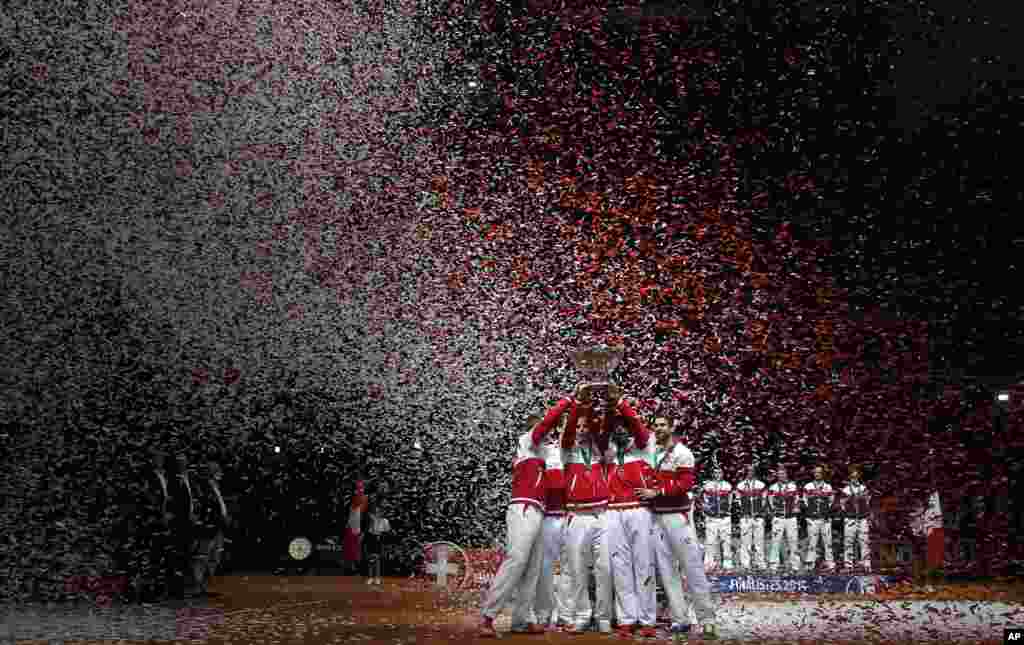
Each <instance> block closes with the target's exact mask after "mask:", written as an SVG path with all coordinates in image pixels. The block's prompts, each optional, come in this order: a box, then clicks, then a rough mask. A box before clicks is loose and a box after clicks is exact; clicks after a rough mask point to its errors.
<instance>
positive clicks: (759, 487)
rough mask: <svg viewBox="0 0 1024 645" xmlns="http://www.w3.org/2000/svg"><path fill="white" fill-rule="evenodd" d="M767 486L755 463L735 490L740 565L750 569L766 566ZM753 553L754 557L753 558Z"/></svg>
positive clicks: (761, 568)
mask: <svg viewBox="0 0 1024 645" xmlns="http://www.w3.org/2000/svg"><path fill="white" fill-rule="evenodd" d="M766 490H767V487H766V486H765V484H764V482H763V481H761V480H760V479H758V478H757V469H756V468H755V467H754V464H749V465H748V466H747V478H746V479H744V480H743V481H741V482H739V483H738V484H736V490H735V491H733V494H734V495H735V498H736V501H737V502H738V506H739V515H740V567H741V568H742V569H744V570H746V571H750V569H751V565H752V564H753V567H754V568H755V569H758V570H763V569H764V568H765V562H764V517H765V507H766V502H765V492H766ZM751 555H753V558H751Z"/></svg>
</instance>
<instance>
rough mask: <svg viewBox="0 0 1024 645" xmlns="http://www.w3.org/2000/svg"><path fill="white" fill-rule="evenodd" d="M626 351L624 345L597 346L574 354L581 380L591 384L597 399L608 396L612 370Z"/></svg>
mask: <svg viewBox="0 0 1024 645" xmlns="http://www.w3.org/2000/svg"><path fill="white" fill-rule="evenodd" d="M625 352H626V348H625V347H622V346H618V347H612V348H605V347H597V348H593V349H585V350H581V351H578V352H575V353H574V354H573V355H572V359H573V363H575V365H576V371H577V372H578V373H579V375H580V381H581V382H582V383H586V384H589V385H590V386H591V391H592V396H593V397H594V399H595V400H597V401H603V400H604V399H605V398H606V397H607V396H608V385H609V384H610V383H611V373H612V370H614V369H615V368H616V367H618V366H619V363H621V362H622V357H623V355H624V354H625Z"/></svg>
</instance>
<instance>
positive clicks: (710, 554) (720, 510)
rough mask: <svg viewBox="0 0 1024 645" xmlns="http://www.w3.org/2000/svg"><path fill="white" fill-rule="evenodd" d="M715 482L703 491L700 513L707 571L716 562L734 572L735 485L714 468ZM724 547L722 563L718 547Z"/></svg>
mask: <svg viewBox="0 0 1024 645" xmlns="http://www.w3.org/2000/svg"><path fill="white" fill-rule="evenodd" d="M712 474H713V475H714V479H713V480H711V481H709V482H706V483H705V484H704V486H702V487H701V500H702V502H703V503H702V504H701V510H702V511H703V512H704V567H705V568H709V569H710V568H713V567H714V565H715V561H716V560H718V561H719V562H720V563H721V566H722V569H724V570H725V571H731V570H732V565H733V563H732V499H733V497H732V484H730V483H729V482H727V481H725V479H723V477H722V469H721V468H719V467H717V466H716V467H715V468H714V470H713V471H712ZM719 544H721V547H722V551H721V559H720V560H719V551H718V547H719Z"/></svg>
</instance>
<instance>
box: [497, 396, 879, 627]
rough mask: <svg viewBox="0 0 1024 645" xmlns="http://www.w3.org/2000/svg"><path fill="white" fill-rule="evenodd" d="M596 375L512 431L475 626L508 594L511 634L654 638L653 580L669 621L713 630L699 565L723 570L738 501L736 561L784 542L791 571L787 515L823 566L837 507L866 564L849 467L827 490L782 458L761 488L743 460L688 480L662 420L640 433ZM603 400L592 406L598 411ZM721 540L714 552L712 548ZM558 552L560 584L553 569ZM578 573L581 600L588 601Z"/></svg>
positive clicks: (629, 410)
mask: <svg viewBox="0 0 1024 645" xmlns="http://www.w3.org/2000/svg"><path fill="white" fill-rule="evenodd" d="M597 387H598V386H591V385H579V386H577V387H576V389H575V391H574V392H573V394H572V395H571V396H567V397H565V398H562V399H561V400H559V401H558V402H557V403H556V404H555V405H554V406H553V407H552V408H551V409H549V410H548V411H547V412H546V414H545V415H544V417H543V418H541V417H538V416H531V417H529V418H528V419H527V421H526V429H527V432H526V433H525V434H522V435H521V436H519V438H518V442H517V447H516V455H515V458H514V462H513V475H512V494H511V500H510V502H509V506H508V509H507V511H506V527H507V532H508V534H507V548H506V555H505V559H504V560H503V562H502V564H501V566H500V568H499V569H498V572H497V574H496V576H495V577H494V580H493V581H492V583H491V586H490V589H489V590H488V592H487V594H486V596H485V599H484V602H483V606H482V609H481V614H482V616H481V622H480V627H479V635H480V636H483V637H494V636H497V632H496V630H495V627H494V619H495V617H496V616H497V615H498V613H499V611H500V610H501V609H502V608H503V607H504V606H506V604H508V603H511V608H512V631H513V632H515V633H527V634H542V633H544V632H546V631H547V630H548V629H552V628H555V627H556V626H557V625H559V624H560V625H562V626H563V627H564V629H565V630H566V631H568V632H570V633H583V632H585V631H588V630H591V629H594V630H597V631H600V632H604V633H612V632H613V629H614V631H615V632H616V633H618V635H620V636H624V637H629V636H634V635H635V636H638V637H649V638H654V637H656V636H657V631H656V629H655V625H656V614H657V595H656V594H657V586H656V581H657V580H658V579H660V581H661V587H662V589H663V590H664V593H665V597H666V599H667V601H668V608H669V612H670V614H671V617H672V631H673V632H674V633H677V634H686V633H688V632H689V631H690V628H691V625H690V615H691V609H692V611H693V615H694V616H695V617H696V622H697V623H698V624H699V625H701V627H702V631H701V634H702V636H703V638H704V639H716V638H718V630H717V625H716V622H715V605H714V602H713V601H712V598H711V585H710V583H709V581H708V578H707V576H706V575H705V568H711V567H713V566H715V565H716V563H718V564H720V568H721V569H722V570H724V571H729V570H731V569H733V568H734V565H733V557H732V556H733V554H732V551H733V549H732V514H733V510H734V509H738V515H739V518H740V519H739V525H740V526H739V528H740V536H741V544H740V549H739V550H740V553H739V556H740V558H739V559H740V566H741V567H742V568H743V569H747V570H749V569H751V568H752V567H753V568H756V569H761V570H770V571H777V570H778V569H779V567H780V566H781V565H782V562H781V559H782V553H781V547H782V543H783V541H785V543H786V546H787V547H788V548H787V551H788V554H789V558H790V564H791V568H792V570H794V571H796V570H797V569H798V568H799V564H800V554H799V552H798V549H797V513H798V512H799V511H802V512H803V514H804V515H805V517H806V519H807V527H808V537H809V538H810V540H809V544H808V550H807V555H806V560H807V564H808V566H813V564H814V562H815V559H816V549H817V541H818V540H819V539H821V540H822V541H824V546H825V567H826V568H827V569H834V566H835V565H834V560H833V557H832V531H831V511H832V510H833V508H835V507H836V506H837V505H841V506H842V509H843V511H844V515H845V524H844V529H845V531H844V540H845V542H844V546H845V548H844V551H845V555H846V562H847V563H850V562H853V555H854V553H853V549H854V546H859V547H860V549H859V550H860V555H861V558H860V566H861V568H864V569H868V568H869V567H870V560H869V557H868V555H869V553H870V552H869V550H868V545H867V538H868V526H867V524H868V513H869V498H868V493H867V491H866V489H865V488H864V486H863V485H862V484H860V473H859V472H858V471H857V470H856V469H851V472H850V475H851V479H850V483H849V485H848V486H846V487H844V488H843V489H842V490H841V491H839V496H837V495H836V494H835V492H834V491H833V489H832V487H831V486H830V485H829V484H828V483H827V482H826V481H824V469H823V468H822V467H820V466H819V467H817V468H815V481H813V482H811V483H809V484H807V485H806V486H805V487H804V488H803V490H802V491H801V490H800V489H799V488H798V487H797V485H796V484H795V483H794V482H791V481H788V479H787V477H786V472H785V469H784V467H781V466H780V467H779V469H778V470H777V471H776V475H777V477H778V481H777V482H776V483H775V484H773V485H771V486H766V485H765V483H764V482H761V481H759V480H757V479H756V476H755V475H756V472H755V470H756V469H755V467H754V465H753V464H751V465H749V466H748V468H747V473H746V475H747V478H746V479H745V480H743V481H742V482H740V483H738V484H737V486H736V487H735V489H734V488H733V487H732V485H731V484H729V482H727V481H725V480H724V479H723V477H722V471H721V469H720V468H718V466H717V465H716V466H715V467H714V469H713V475H714V479H713V480H712V481H709V482H706V483H705V484H704V486H703V487H701V488H700V489H695V482H696V474H697V473H696V468H695V461H694V456H693V453H692V452H691V450H690V449H689V448H688V447H687V446H686V445H685V443H684V440H683V438H682V437H678V436H675V435H674V434H673V426H672V419H671V418H669V417H668V416H664V415H661V416H657V417H655V418H654V419H653V423H652V425H653V431H652V430H651V429H650V428H649V427H648V426H647V424H646V423H645V422H644V421H643V420H642V419H641V417H640V416H639V415H638V413H637V411H636V407H637V406H636V405H635V403H633V402H632V401H630V400H629V399H627V398H625V397H624V396H623V391H622V389H621V388H620V387H619V386H616V385H608V386H601V387H603V388H606V396H596V395H595V390H596V389H597ZM602 408H603V409H602ZM695 492H696V493H698V495H700V497H701V508H702V511H703V513H704V517H705V541H704V543H701V542H700V541H699V540H698V536H697V533H696V529H695V525H694V521H693V513H694V506H695V505H694V504H693V499H694V493H695ZM769 516H770V517H771V523H772V526H771V547H770V549H769V553H768V558H767V560H768V561H767V562H765V554H764V553H763V551H764V543H765V542H764V537H765V519H766V517H769ZM719 547H720V551H719ZM556 560H557V561H559V562H560V563H561V568H562V573H563V574H567V575H563V576H560V577H559V579H560V582H559V583H558V584H557V585H556V577H555V576H554V575H553V568H554V562H555V561H556ZM591 583H593V588H594V594H593V595H594V597H593V598H591V593H590V589H591Z"/></svg>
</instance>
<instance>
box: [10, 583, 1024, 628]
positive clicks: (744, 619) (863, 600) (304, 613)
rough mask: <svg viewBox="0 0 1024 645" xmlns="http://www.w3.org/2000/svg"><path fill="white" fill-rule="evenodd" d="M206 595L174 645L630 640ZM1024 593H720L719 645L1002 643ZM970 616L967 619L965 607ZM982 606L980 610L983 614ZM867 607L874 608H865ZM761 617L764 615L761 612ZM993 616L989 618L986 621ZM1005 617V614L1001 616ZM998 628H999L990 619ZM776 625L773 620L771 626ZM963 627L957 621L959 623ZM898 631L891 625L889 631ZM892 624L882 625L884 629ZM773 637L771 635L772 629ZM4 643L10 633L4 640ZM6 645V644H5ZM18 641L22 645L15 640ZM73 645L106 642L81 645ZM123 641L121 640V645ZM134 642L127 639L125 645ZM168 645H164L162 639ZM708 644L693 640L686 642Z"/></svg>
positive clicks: (358, 591)
mask: <svg viewBox="0 0 1024 645" xmlns="http://www.w3.org/2000/svg"><path fill="white" fill-rule="evenodd" d="M211 590H213V591H216V592H217V593H218V594H219V595H218V596H217V597H215V598H214V599H211V600H205V601H193V602H194V605H192V606H201V607H202V608H203V611H204V612H205V615H208V616H211V617H212V619H211V620H210V621H209V625H208V626H206V627H205V628H204V630H205V633H196V632H194V631H193V632H192V633H191V634H188V635H186V634H180V635H179V640H178V641H176V642H206V643H224V644H231V645H243V644H246V643H275V644H286V643H304V644H310V645H315V644H321V643H322V644H325V645H326V644H347V643H364V644H366V645H398V644H402V643H410V644H412V643H416V644H419V645H432V644H437V645H440V644H441V643H459V644H461V645H469V644H470V643H495V642H502V643H530V642H534V643H541V642H543V643H574V644H578V645H587V644H592V643H602V644H607V643H613V642H629V641H628V640H627V639H623V638H621V637H617V636H613V635H606V634H599V633H587V634H583V635H570V634H565V633H561V632H549V633H546V634H542V635H520V634H512V633H509V632H508V631H507V630H508V619H507V617H506V616H505V614H502V616H500V617H499V619H498V620H497V621H496V624H497V626H498V631H499V637H498V639H485V638H479V637H478V636H477V634H476V627H477V619H478V613H477V605H478V602H479V597H480V593H479V591H474V592H466V593H462V594H459V595H455V594H449V593H446V592H444V591H442V590H439V589H435V588H432V587H431V586H430V584H429V583H425V582H424V581H423V580H419V579H408V578H386V579H385V580H384V584H382V585H380V586H368V585H367V584H366V583H365V580H364V579H362V578H354V577H340V576H331V577H327V576H323V577H319V576H306V577H274V576H242V575H238V576H227V577H222V578H216V579H214V581H213V584H212V585H211ZM1022 599H1024V587H1022V586H1021V584H1020V583H1019V582H1016V583H1014V582H1011V581H1002V582H999V581H997V582H993V583H990V584H986V585H974V586H970V585H961V586H956V587H954V586H947V587H942V588H935V589H933V590H924V589H916V588H910V587H906V588H896V589H889V590H887V591H886V592H885V593H884V594H875V595H857V596H849V595H846V594H831V595H829V596H828V597H827V598H826V597H822V596H817V597H814V598H813V599H808V598H806V597H804V598H801V597H798V595H796V594H744V595H742V596H741V595H718V597H717V600H718V602H719V606H720V612H721V615H722V621H721V628H722V629H721V639H720V640H718V641H716V642H718V643H765V644H768V643H771V644H773V645H774V644H782V643H803V644H809V643H824V642H827V643H851V644H852V643H873V644H875V645H879V644H882V645H885V644H896V643H900V644H902V643H918V642H929V643H939V642H941V643H986V644H987V643H1002V642H1003V640H1002V627H1003V626H1004V625H1007V626H1011V625H1024V613H1021V610H1022V607H1024V605H1022ZM972 605H973V606H974V609H973V610H971V611H969V607H970V606H972ZM957 606H963V607H964V609H963V611H962V612H960V613H962V614H963V615H964V616H969V615H974V616H978V615H979V613H985V614H986V615H985V616H983V617H980V618H979V619H978V620H977V621H976V622H977V627H978V629H977V630H975V631H974V632H970V631H969V630H968V629H967V627H970V624H969V621H968V622H967V623H964V625H966V627H965V629H963V630H961V631H962V632H963V633H964V635H967V637H965V638H958V637H956V634H954V633H949V634H947V635H946V636H948V638H947V637H946V636H943V635H942V634H941V633H939V632H938V631H936V629H935V628H927V624H934V623H935V622H936V621H931V622H930V623H927V624H924V625H925V626H917V627H915V625H913V624H907V625H905V629H904V630H903V632H902V633H900V632H899V630H898V629H897V627H898V623H900V622H904V623H907V620H908V619H907V616H909V615H910V614H905V615H902V617H901V615H900V614H899V612H906V611H907V609H908V608H911V610H912V609H913V608H914V607H921V608H923V609H922V611H921V612H918V613H923V614H925V615H926V616H927V614H929V613H932V612H934V611H938V612H941V613H940V614H939V615H940V616H942V620H943V621H945V622H947V623H956V622H957V620H960V618H958V614H957V612H956V611H955V610H953V611H951V608H955V607H957ZM801 607H805V608H807V610H806V611H805V612H804V614H803V615H804V616H805V617H804V618H803V619H802V621H801V623H800V624H797V622H796V621H795V620H794V621H793V625H792V627H791V629H789V631H791V632H792V633H791V634H789V635H787V634H786V633H785V632H786V631H787V624H786V622H785V620H781V621H779V620H776V623H778V625H777V626H778V627H779V630H776V631H777V632H778V633H776V634H775V635H771V634H768V633H767V632H765V633H763V634H762V635H760V636H759V633H762V632H764V630H763V629H760V628H759V625H760V626H761V627H764V626H765V625H768V624H769V623H771V622H772V620H775V619H777V618H778V616H783V617H785V614H784V613H780V612H785V611H789V610H795V609H799V608H801ZM979 607H981V608H982V609H981V610H979ZM869 608H870V609H869ZM829 611H832V612H833V613H834V614H835V615H836V618H837V624H839V623H844V624H849V623H850V622H851V621H854V622H855V620H856V619H855V616H854V614H855V613H856V612H857V611H860V612H865V611H870V612H871V613H870V619H869V620H868V621H866V623H867V626H866V627H865V629H866V631H865V632H864V633H863V634H862V635H861V636H860V637H853V638H848V637H844V636H843V635H842V634H841V633H839V632H841V631H842V630H835V631H836V634H837V637H835V638H832V637H829V635H828V634H829V632H830V631H833V630H832V629H831V628H830V626H829V624H828V622H827V621H825V622H822V620H821V616H822V615H825V614H827V613H828V612H829ZM766 612H767V613H766ZM813 614H817V615H818V617H819V620H818V622H817V623H814V621H811V623H808V622H807V619H806V616H807V615H813ZM988 614H991V615H988ZM1003 614H1006V615H1005V616H1003ZM997 615H998V616H1001V618H1000V619H999V620H1002V621H1003V622H1001V623H998V624H997V620H996V616H997ZM773 617H774V618H773ZM962 622H963V621H962ZM893 623H896V624H893ZM886 625H888V627H886ZM769 631H770V630H769ZM659 633H660V634H661V636H660V637H659V638H657V639H637V638H634V639H632V640H634V641H636V642H650V643H657V642H662V643H670V642H672V637H671V635H669V634H667V633H664V632H659ZM4 636H5V638H9V636H10V635H9V634H4ZM5 642H7V641H6V640H5ZM14 642H18V643H21V642H26V643H27V642H31V641H27V640H25V641H22V640H20V639H17V638H15V639H14ZM78 642H82V643H85V642H108V643H109V642H112V641H85V640H80V641H78ZM122 642H125V641H122ZM128 642H130V641H128ZM165 642H166V641H165ZM683 642H704V641H701V639H700V638H699V637H697V636H696V635H694V636H691V637H690V638H689V639H688V641H683Z"/></svg>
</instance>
